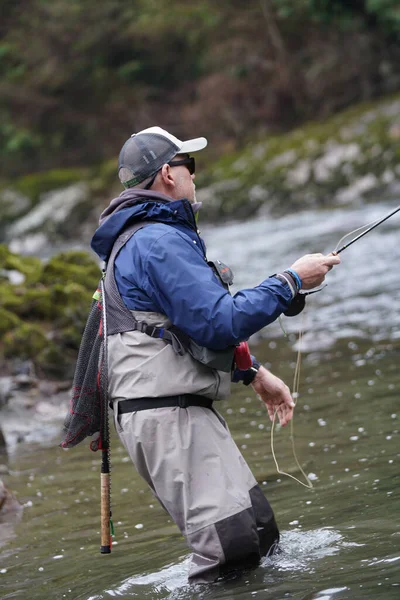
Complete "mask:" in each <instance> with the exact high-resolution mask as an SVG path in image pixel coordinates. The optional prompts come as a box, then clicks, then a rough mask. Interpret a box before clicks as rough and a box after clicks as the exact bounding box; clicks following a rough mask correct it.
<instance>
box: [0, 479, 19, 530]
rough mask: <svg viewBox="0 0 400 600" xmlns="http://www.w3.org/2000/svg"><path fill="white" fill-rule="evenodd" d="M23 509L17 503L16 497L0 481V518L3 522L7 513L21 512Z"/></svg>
mask: <svg viewBox="0 0 400 600" xmlns="http://www.w3.org/2000/svg"><path fill="white" fill-rule="evenodd" d="M22 510H23V507H22V505H21V504H20V503H19V502H18V500H17V499H16V497H15V496H14V495H13V494H12V493H11V492H10V490H8V489H7V488H6V486H5V485H4V483H3V481H2V480H1V479H0V518H1V521H3V519H4V517H5V516H6V515H7V514H9V513H19V512H22Z"/></svg>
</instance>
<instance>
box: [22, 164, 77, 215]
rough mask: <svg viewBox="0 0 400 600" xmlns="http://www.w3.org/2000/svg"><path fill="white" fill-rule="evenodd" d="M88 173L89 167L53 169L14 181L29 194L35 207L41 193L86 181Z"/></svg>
mask: <svg viewBox="0 0 400 600" xmlns="http://www.w3.org/2000/svg"><path fill="white" fill-rule="evenodd" d="M87 175H88V169H52V170H51V171H46V172H42V173H32V174H29V175H24V176H23V177H21V178H20V179H18V180H17V181H16V182H14V184H13V187H14V188H15V189H16V190H18V191H19V192H21V193H22V194H24V195H25V196H28V197H29V198H30V199H31V201H32V207H33V206H35V205H36V204H37V203H38V201H39V199H40V196H41V194H44V193H46V192H51V191H53V190H56V189H59V188H63V187H67V186H69V185H72V184H73V183H78V182H80V181H84V180H85V179H86V178H87Z"/></svg>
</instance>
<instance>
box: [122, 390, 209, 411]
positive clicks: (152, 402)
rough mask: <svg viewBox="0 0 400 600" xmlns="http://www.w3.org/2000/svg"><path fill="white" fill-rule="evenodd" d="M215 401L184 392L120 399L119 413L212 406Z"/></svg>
mask: <svg viewBox="0 0 400 600" xmlns="http://www.w3.org/2000/svg"><path fill="white" fill-rule="evenodd" d="M212 405H213V401H212V400H210V398H205V397H204V396H196V395H195V394H182V395H180V396H162V397H161V398H133V399H132V400H120V401H119V402H118V414H124V413H130V412H136V411H137V410H148V409H149V408H164V407H173V406H179V407H180V408H187V407H188V406H203V407H204V408H212Z"/></svg>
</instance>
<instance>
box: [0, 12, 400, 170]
mask: <svg viewBox="0 0 400 600" xmlns="http://www.w3.org/2000/svg"><path fill="white" fill-rule="evenodd" d="M1 12H2V17H1V22H0V159H1V160H0V176H2V177H3V178H4V177H9V176H15V175H22V174H25V173H29V172H32V171H38V170H48V169H52V168H65V167H76V166H90V165H93V164H96V163H98V162H101V161H103V160H105V159H107V158H111V157H115V153H116V149H117V148H118V149H119V148H120V146H121V145H122V143H123V142H124V141H125V139H126V138H127V137H128V135H129V134H130V133H131V132H132V131H135V130H136V131H137V130H139V129H141V128H143V127H147V126H149V125H152V124H154V123H158V124H159V125H161V126H164V127H167V128H170V129H171V130H172V131H173V132H174V133H175V134H176V135H178V136H193V135H200V134H201V135H207V136H208V137H209V138H210V140H211V141H212V142H213V143H212V144H211V145H210V149H209V150H208V152H211V153H212V152H218V153H220V152H221V150H226V149H229V150H234V149H235V148H236V147H240V146H241V145H242V144H243V143H244V142H246V141H248V140H249V139H250V137H251V136H252V134H253V133H254V132H256V131H257V133H258V134H259V133H260V132H263V131H264V132H270V131H271V130H273V131H275V132H276V131H279V130H285V129H288V128H291V127H292V126H293V125H295V124H299V123H301V122H303V121H305V120H308V119H310V118H314V117H325V116H326V115H329V114H332V113H334V112H336V111H337V110H339V109H341V108H343V107H346V106H348V105H350V104H352V103H354V102H356V101H359V100H368V99H371V98H373V97H375V96H377V95H380V94H382V93H386V92H388V91H394V90H396V89H400V60H399V58H400V49H399V39H400V6H399V2H398V0H352V2H348V1H347V0H249V1H248V2H242V1H239V0H220V1H219V2H215V0H196V2H195V3H188V2H187V1H184V0H169V1H168V2H167V1H166V0H130V1H129V2H125V1H124V2H123V1H122V0H102V1H101V2H98V0H19V1H18V2H15V0H2V10H1ZM206 157H207V155H206ZM212 157H213V155H212V154H211V155H210V154H209V155H208V158H212Z"/></svg>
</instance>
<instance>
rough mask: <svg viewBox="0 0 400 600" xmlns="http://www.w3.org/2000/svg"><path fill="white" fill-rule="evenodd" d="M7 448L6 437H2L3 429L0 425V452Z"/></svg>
mask: <svg viewBox="0 0 400 600" xmlns="http://www.w3.org/2000/svg"><path fill="white" fill-rule="evenodd" d="M5 450H7V446H6V439H5V437H4V434H3V431H2V429H1V427H0V454H1V453H2V452H4V451H5Z"/></svg>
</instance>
